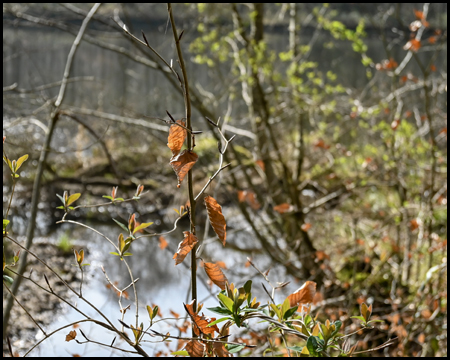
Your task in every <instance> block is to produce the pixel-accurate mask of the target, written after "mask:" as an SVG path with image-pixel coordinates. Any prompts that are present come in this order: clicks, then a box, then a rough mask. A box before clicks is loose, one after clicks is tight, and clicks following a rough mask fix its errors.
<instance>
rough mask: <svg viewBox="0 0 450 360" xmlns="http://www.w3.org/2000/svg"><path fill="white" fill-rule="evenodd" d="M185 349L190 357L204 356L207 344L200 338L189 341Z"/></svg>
mask: <svg viewBox="0 0 450 360" xmlns="http://www.w3.org/2000/svg"><path fill="white" fill-rule="evenodd" d="M184 349H185V350H186V351H187V352H188V354H189V356H190V357H200V358H201V357H203V353H204V352H205V345H203V344H202V343H201V342H200V341H198V340H191V341H189V342H188V343H187V344H186V346H185V347H184Z"/></svg>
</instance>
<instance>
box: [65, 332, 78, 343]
mask: <svg viewBox="0 0 450 360" xmlns="http://www.w3.org/2000/svg"><path fill="white" fill-rule="evenodd" d="M76 337H77V332H76V331H75V330H72V331H71V332H69V333H68V334H67V335H66V341H71V340H75V338H76Z"/></svg>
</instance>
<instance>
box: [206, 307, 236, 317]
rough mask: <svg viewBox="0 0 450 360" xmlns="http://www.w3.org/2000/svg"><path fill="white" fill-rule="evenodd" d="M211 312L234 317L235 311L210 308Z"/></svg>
mask: <svg viewBox="0 0 450 360" xmlns="http://www.w3.org/2000/svg"><path fill="white" fill-rule="evenodd" d="M208 310H209V311H212V312H215V313H217V314H220V315H232V314H233V311H231V310H228V309H225V308H223V307H213V308H208Z"/></svg>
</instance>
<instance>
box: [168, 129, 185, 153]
mask: <svg viewBox="0 0 450 360" xmlns="http://www.w3.org/2000/svg"><path fill="white" fill-rule="evenodd" d="M177 123H178V124H181V125H183V126H186V123H185V122H184V121H182V120H177ZM184 139H186V129H184V128H182V127H181V126H178V125H175V124H173V125H171V126H170V130H169V138H168V141H169V142H168V143H167V146H168V147H169V148H170V150H172V154H173V156H176V155H178V154H179V153H180V150H181V148H182V147H183V144H184Z"/></svg>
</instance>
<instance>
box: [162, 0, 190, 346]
mask: <svg viewBox="0 0 450 360" xmlns="http://www.w3.org/2000/svg"><path fill="white" fill-rule="evenodd" d="M167 11H168V12H169V17H170V23H171V25H172V32H173V36H174V39H175V45H176V48H177V55H178V60H179V62H180V67H181V72H182V74H183V87H184V89H183V94H184V106H185V109H186V113H185V117H186V127H187V128H188V129H189V130H192V124H191V99H190V96H189V83H188V79H187V72H186V65H185V63H184V59H183V54H182V52H181V46H180V40H179V37H178V32H177V28H176V26H175V20H174V18H173V14H172V5H171V4H170V3H168V4H167ZM187 146H188V149H189V151H192V149H193V147H194V146H195V144H194V136H193V135H192V134H191V133H189V134H188V137H187ZM188 191H189V203H190V211H189V214H190V220H191V221H190V222H191V225H190V231H191V233H192V234H193V235H195V199H194V190H193V182H192V169H191V170H189V172H188ZM197 248H198V244H197V245H195V246H194V248H193V249H192V250H191V289H192V300H194V309H197V259H196V252H197ZM192 336H193V337H196V335H195V334H194V330H192Z"/></svg>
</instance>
